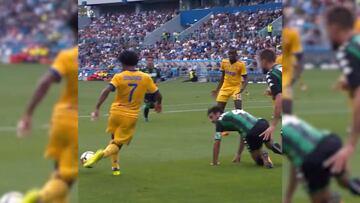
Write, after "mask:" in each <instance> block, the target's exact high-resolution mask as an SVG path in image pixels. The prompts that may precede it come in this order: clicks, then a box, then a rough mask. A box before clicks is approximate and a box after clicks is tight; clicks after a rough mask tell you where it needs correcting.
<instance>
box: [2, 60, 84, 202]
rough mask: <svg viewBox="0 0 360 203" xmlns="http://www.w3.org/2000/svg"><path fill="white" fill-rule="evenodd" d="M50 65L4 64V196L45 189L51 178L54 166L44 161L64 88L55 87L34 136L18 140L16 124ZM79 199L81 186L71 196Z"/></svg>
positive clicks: (41, 111)
mask: <svg viewBox="0 0 360 203" xmlns="http://www.w3.org/2000/svg"><path fill="white" fill-rule="evenodd" d="M46 68H47V67H46V66H43V65H38V64H33V65H29V64H18V65H0V95H1V100H0V105H1V108H0V137H1V143H0V152H1V153H0V160H1V162H0V196H1V195H2V194H3V193H5V192H9V191H20V192H22V193H24V192H25V191H27V190H29V189H32V188H34V187H37V188H39V187H41V186H42V185H43V184H44V183H45V181H46V180H47V179H48V177H49V176H50V173H51V172H52V170H53V167H54V164H53V162H52V161H50V160H45V159H44V158H43V153H44V149H45V146H46V143H47V140H48V126H49V119H50V117H51V111H52V107H53V104H54V103H55V102H56V99H57V98H58V95H59V90H60V86H61V85H55V86H54V87H52V88H51V89H50V91H49V95H48V97H47V98H45V100H44V101H43V102H42V104H41V105H40V106H39V108H38V109H37V110H36V112H35V114H34V118H33V133H32V136H31V137H29V138H26V139H17V138H16V130H15V128H16V123H17V121H18V120H19V119H20V116H21V115H22V113H23V112H24V110H25V105H27V103H28V101H29V99H30V96H31V95H32V93H33V91H34V90H35V84H36V83H37V81H38V79H39V77H41V75H42V74H43V73H44V72H46V71H47V70H46ZM70 200H71V202H78V201H77V200H78V199H77V186H76V185H75V186H74V187H73V189H72V193H71V198H70Z"/></svg>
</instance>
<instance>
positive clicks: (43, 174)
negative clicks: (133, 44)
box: [0, 65, 360, 203]
mask: <svg viewBox="0 0 360 203" xmlns="http://www.w3.org/2000/svg"><path fill="white" fill-rule="evenodd" d="M44 71H46V66H41V65H15V66H14V65H12V66H4V65H1V66H0V78H1V81H0V82H1V84H4V85H1V86H0V94H1V95H2V99H1V100H0V104H1V106H2V108H0V115H1V118H0V134H1V136H2V141H1V143H0V146H1V152H2V153H1V154H0V160H1V167H0V178H1V181H0V194H2V193H4V192H7V191H13V190H16V191H21V192H24V191H26V190H27V189H29V188H33V187H36V186H37V187H40V186H41V185H42V184H43V183H44V181H46V179H47V178H48V176H49V174H50V172H51V170H52V168H53V164H52V162H51V161H49V160H45V159H43V158H42V157H43V150H44V147H45V145H46V143H47V130H48V124H49V118H50V116H51V109H52V105H53V103H54V102H55V101H56V99H57V97H58V90H59V85H57V86H56V87H54V88H52V89H51V90H50V92H49V97H48V98H46V99H45V101H44V102H43V103H42V105H41V106H40V108H39V109H38V111H37V112H36V113H35V115H34V121H33V126H34V127H33V135H32V137H30V138H29V139H23V140H19V139H17V138H16V137H15V126H16V122H17V120H18V119H19V117H20V116H21V113H22V112H23V110H24V107H25V105H26V104H27V102H28V98H29V97H30V95H31V93H32V91H33V90H34V86H35V83H36V81H37V80H38V78H39V77H40V76H41V75H42V74H43V73H44ZM339 74H340V73H339V72H338V71H317V70H314V71H306V72H305V73H304V75H303V80H304V82H305V83H306V84H307V85H308V90H307V91H305V92H302V91H300V90H296V92H295V95H296V96H295V99H296V102H295V108H294V109H295V113H296V114H298V115H299V116H300V117H302V118H304V119H305V120H307V121H308V122H310V123H312V124H314V125H315V126H318V127H320V128H326V129H330V130H332V131H334V132H337V133H338V134H341V135H342V136H343V137H345V136H346V128H347V126H348V125H349V123H350V118H351V117H350V107H349V105H348V101H347V98H346V94H344V93H341V92H334V91H332V90H331V85H332V84H333V83H334V82H335V79H336V78H337V76H338V75H339ZM105 85H106V83H104V82H79V102H80V104H79V114H80V116H81V117H80V120H79V136H80V146H79V151H80V152H84V151H86V150H95V149H97V148H100V147H104V146H105V145H106V144H107V142H108V139H109V136H108V135H106V133H105V132H104V130H105V127H106V119H107V118H106V117H105V116H103V117H102V118H101V119H100V120H99V121H98V122H90V120H89V118H88V115H89V114H90V112H91V111H92V110H93V107H94V105H95V102H96V99H97V97H98V95H99V92H100V90H101V89H102V88H103V87H104V86H105ZM214 87H215V84H206V83H203V84H192V83H186V84H183V83H180V82H179V81H171V82H166V83H161V84H160V89H161V91H162V93H163V96H164V107H163V108H164V109H163V110H164V112H163V113H161V114H154V113H153V114H151V115H150V119H151V120H150V122H149V123H145V122H144V121H143V119H142V118H141V117H140V119H139V122H138V125H137V131H136V134H135V137H134V140H133V142H132V143H131V145H130V146H129V147H127V146H126V147H124V148H123V150H122V151H121V160H120V161H121V165H122V173H123V174H122V175H121V176H119V177H112V176H111V172H110V161H109V160H103V161H102V162H100V163H99V165H97V166H96V167H95V168H93V169H83V168H80V175H79V179H80V182H79V184H78V186H79V188H77V186H75V187H74V188H73V191H72V195H71V202H78V201H77V200H78V195H77V192H79V198H80V199H81V201H80V202H89V203H91V202H131V203H132V202H139V203H142V202H165V201H167V202H171V203H172V202H218V201H220V202H240V201H241V202H242V201H245V202H246V203H248V202H249V203H252V202H281V188H282V187H283V188H284V185H285V184H286V177H287V176H286V174H287V167H286V165H287V164H284V165H285V166H284V167H283V168H284V170H282V159H281V157H279V156H276V155H273V154H272V153H271V156H272V159H273V161H274V163H275V168H274V169H273V170H265V169H262V168H258V167H255V166H254V164H253V162H252V161H251V160H250V157H249V155H248V152H244V154H243V157H242V162H241V163H240V164H232V163H231V159H232V157H233V154H234V153H235V150H236V147H237V143H238V136H237V135H236V134H231V135H230V136H228V137H226V138H224V139H223V143H222V147H221V154H220V161H221V165H220V166H219V167H210V166H209V163H210V160H211V150H212V142H213V140H212V137H213V129H214V128H213V126H212V125H211V124H210V123H209V122H208V121H207V118H206V113H205V110H206V109H207V108H208V107H209V106H211V105H212V104H214V101H213V99H212V98H211V97H210V96H209V95H210V90H212V89H213V88H214ZM264 88H265V86H264V85H252V84H250V85H249V92H250V96H247V97H244V109H245V110H247V111H249V112H251V113H253V114H254V115H257V116H260V117H264V118H267V119H270V117H271V112H272V104H271V100H270V98H267V97H264V96H263V95H262V93H263V90H264ZM113 96H114V95H111V96H110V97H109V99H108V102H107V103H106V104H104V106H103V108H102V114H106V113H107V111H108V107H109V104H110V102H111V101H112V98H113ZM232 106H233V104H232V103H229V105H228V107H232ZM276 139H279V131H277V133H276ZM356 154H357V155H355V156H354V157H353V159H352V163H351V171H352V174H353V175H354V176H360V173H359V171H360V162H359V159H360V155H358V154H359V149H358V151H357V153H356ZM284 163H286V161H284ZM282 173H283V175H281V174H282ZM281 177H284V178H283V181H281ZM281 182H282V183H283V185H282V183H281ZM333 188H334V189H335V190H337V191H340V193H341V195H342V196H343V197H344V199H345V202H346V203H352V202H357V200H358V199H355V198H354V197H352V196H351V195H349V193H348V192H347V191H343V190H341V189H339V188H338V187H336V185H335V184H333ZM77 189H78V190H77ZM307 202H309V201H308V197H307V195H306V193H305V192H304V189H303V188H302V186H300V187H299V189H298V190H297V193H296V196H295V201H294V203H307Z"/></svg>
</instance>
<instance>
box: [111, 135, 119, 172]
mask: <svg viewBox="0 0 360 203" xmlns="http://www.w3.org/2000/svg"><path fill="white" fill-rule="evenodd" d="M113 140H114V135H111V141H110V142H109V144H111V142H112V141H113ZM110 158H111V170H112V172H113V175H115V176H116V175H120V164H119V154H118V153H116V154H113V155H111V157H110Z"/></svg>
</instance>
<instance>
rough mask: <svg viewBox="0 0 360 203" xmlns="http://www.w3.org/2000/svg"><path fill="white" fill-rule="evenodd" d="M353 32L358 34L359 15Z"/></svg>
mask: <svg viewBox="0 0 360 203" xmlns="http://www.w3.org/2000/svg"><path fill="white" fill-rule="evenodd" d="M355 33H356V34H360V17H359V18H358V19H357V20H356V23H355Z"/></svg>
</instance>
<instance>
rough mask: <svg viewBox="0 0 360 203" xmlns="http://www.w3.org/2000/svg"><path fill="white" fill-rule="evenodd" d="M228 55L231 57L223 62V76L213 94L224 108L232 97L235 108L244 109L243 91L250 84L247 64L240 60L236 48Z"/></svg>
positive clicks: (218, 103)
mask: <svg viewBox="0 0 360 203" xmlns="http://www.w3.org/2000/svg"><path fill="white" fill-rule="evenodd" d="M228 55H229V59H224V60H222V62H221V69H220V70H221V72H222V76H221V79H220V82H219V84H218V86H217V88H216V89H215V90H213V91H212V95H213V96H214V97H215V96H216V101H217V105H218V106H219V107H220V108H222V109H223V110H224V109H225V106H226V103H227V102H228V100H229V98H230V97H232V98H233V100H234V105H235V109H242V101H241V93H242V92H243V91H244V90H245V88H246V86H247V84H248V81H247V71H246V66H245V63H244V62H242V61H239V56H238V54H237V51H236V49H234V48H231V49H230V50H229V53H228Z"/></svg>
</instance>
